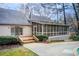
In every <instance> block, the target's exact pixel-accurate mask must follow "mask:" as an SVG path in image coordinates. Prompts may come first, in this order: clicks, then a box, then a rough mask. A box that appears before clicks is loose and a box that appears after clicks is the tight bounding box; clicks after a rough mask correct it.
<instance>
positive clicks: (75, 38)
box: [70, 35, 79, 41]
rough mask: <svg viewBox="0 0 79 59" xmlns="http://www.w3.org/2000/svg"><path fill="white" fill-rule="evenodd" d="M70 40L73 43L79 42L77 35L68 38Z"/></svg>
mask: <svg viewBox="0 0 79 59" xmlns="http://www.w3.org/2000/svg"><path fill="white" fill-rule="evenodd" d="M70 39H72V40H73V41H79V35H72V36H70Z"/></svg>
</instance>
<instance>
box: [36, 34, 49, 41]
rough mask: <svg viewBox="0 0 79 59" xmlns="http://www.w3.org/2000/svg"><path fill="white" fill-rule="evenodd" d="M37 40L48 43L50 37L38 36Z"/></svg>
mask: <svg viewBox="0 0 79 59" xmlns="http://www.w3.org/2000/svg"><path fill="white" fill-rule="evenodd" d="M37 38H38V39H39V41H46V40H47V39H48V36H45V35H39V36H37Z"/></svg>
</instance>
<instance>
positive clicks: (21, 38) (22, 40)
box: [19, 36, 35, 44]
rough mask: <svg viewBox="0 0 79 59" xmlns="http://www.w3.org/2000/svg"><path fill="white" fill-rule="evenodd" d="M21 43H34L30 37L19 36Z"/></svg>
mask: <svg viewBox="0 0 79 59" xmlns="http://www.w3.org/2000/svg"><path fill="white" fill-rule="evenodd" d="M19 39H20V41H21V43H23V44H26V43H32V42H35V40H34V38H33V37H32V36H29V37H27V36H21V37H19Z"/></svg>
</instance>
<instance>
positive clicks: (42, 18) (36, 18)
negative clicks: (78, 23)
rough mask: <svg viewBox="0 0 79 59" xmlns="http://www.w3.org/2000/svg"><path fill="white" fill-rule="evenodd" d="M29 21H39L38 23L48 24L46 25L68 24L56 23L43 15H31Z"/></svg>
mask: <svg viewBox="0 0 79 59" xmlns="http://www.w3.org/2000/svg"><path fill="white" fill-rule="evenodd" d="M29 21H31V22H35V23H39V24H48V25H57V26H69V25H67V24H56V23H54V22H53V21H52V20H51V19H50V18H48V17H45V16H36V15H31V17H30V19H29Z"/></svg>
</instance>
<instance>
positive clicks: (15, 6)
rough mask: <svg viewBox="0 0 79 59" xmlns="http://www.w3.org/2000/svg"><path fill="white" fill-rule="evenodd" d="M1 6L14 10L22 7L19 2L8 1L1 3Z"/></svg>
mask: <svg viewBox="0 0 79 59" xmlns="http://www.w3.org/2000/svg"><path fill="white" fill-rule="evenodd" d="M0 7H2V8H6V9H8V8H9V9H13V10H18V9H19V8H20V4H19V3H6V4H0Z"/></svg>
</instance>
